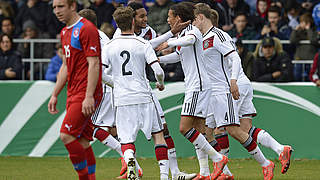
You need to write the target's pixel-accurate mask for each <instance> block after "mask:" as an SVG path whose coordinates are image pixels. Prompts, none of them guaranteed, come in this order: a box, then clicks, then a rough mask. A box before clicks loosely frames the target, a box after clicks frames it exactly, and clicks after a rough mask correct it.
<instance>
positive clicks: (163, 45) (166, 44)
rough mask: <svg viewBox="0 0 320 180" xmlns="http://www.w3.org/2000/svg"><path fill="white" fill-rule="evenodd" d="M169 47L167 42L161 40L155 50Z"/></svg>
mask: <svg viewBox="0 0 320 180" xmlns="http://www.w3.org/2000/svg"><path fill="white" fill-rule="evenodd" d="M168 47H169V45H168V42H163V43H162V44H160V45H159V46H158V47H156V49H155V50H156V51H162V50H164V49H167V48H168Z"/></svg>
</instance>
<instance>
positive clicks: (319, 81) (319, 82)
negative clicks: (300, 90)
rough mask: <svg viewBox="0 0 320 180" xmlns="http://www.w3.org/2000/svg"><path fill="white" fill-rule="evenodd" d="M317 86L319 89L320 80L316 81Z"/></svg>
mask: <svg viewBox="0 0 320 180" xmlns="http://www.w3.org/2000/svg"><path fill="white" fill-rule="evenodd" d="M316 85H317V86H318V87H320V79H318V80H317V81H316Z"/></svg>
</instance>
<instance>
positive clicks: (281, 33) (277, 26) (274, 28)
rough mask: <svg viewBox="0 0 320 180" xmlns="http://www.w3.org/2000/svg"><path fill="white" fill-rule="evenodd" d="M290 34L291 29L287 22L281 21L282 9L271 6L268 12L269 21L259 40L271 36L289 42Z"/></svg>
mask: <svg viewBox="0 0 320 180" xmlns="http://www.w3.org/2000/svg"><path fill="white" fill-rule="evenodd" d="M290 34H291V28H290V27H289V26H288V25H287V22H285V21H284V20H282V19H281V17H280V9H279V8H278V7H276V6H271V7H270V8H269V10H268V21H267V23H266V24H265V25H264V26H263V28H262V30H261V32H260V34H259V36H258V38H257V39H262V38H264V37H266V36H271V37H277V38H279V39H281V40H288V39H289V38H290Z"/></svg>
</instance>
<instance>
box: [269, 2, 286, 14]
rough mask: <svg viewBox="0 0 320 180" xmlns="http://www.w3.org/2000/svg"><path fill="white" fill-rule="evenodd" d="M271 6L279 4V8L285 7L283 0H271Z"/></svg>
mask: <svg viewBox="0 0 320 180" xmlns="http://www.w3.org/2000/svg"><path fill="white" fill-rule="evenodd" d="M270 6H277V7H278V8H279V9H282V8H283V2H282V1H281V0H271V4H270ZM281 14H282V13H281Z"/></svg>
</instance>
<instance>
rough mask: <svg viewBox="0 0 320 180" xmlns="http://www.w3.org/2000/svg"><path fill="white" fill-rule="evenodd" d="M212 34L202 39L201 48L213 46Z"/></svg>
mask: <svg viewBox="0 0 320 180" xmlns="http://www.w3.org/2000/svg"><path fill="white" fill-rule="evenodd" d="M213 39H214V36H212V37H210V38H208V39H206V40H204V41H203V50H206V49H208V48H211V47H213Z"/></svg>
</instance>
